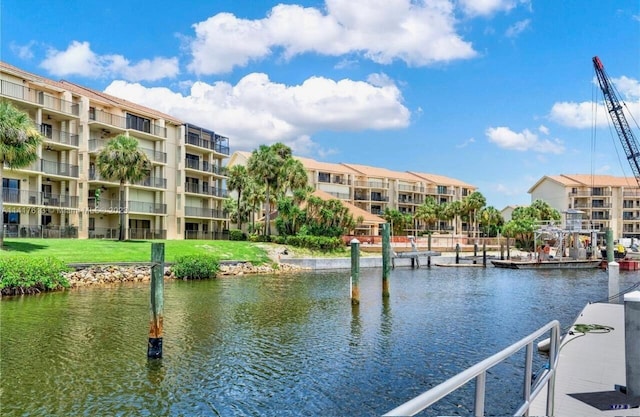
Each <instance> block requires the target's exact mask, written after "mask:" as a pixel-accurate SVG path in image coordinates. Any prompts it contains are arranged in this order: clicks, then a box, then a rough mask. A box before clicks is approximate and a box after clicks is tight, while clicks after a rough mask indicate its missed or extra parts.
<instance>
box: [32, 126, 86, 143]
mask: <svg viewBox="0 0 640 417" xmlns="http://www.w3.org/2000/svg"><path fill="white" fill-rule="evenodd" d="M36 126H37V127H38V130H39V131H40V133H41V134H42V136H44V141H45V143H46V142H53V143H58V144H60V145H68V146H75V147H78V145H79V143H80V140H79V138H80V137H79V136H78V135H75V134H73V133H69V132H64V131H62V130H57V129H50V128H48V126H45V125H36Z"/></svg>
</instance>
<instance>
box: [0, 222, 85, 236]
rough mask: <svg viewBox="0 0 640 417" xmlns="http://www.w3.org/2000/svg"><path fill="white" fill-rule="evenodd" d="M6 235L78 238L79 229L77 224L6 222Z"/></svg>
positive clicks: (4, 228)
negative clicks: (46, 224) (45, 224)
mask: <svg viewBox="0 0 640 417" xmlns="http://www.w3.org/2000/svg"><path fill="white" fill-rule="evenodd" d="M3 233H4V237H27V238H51V239H64V238H77V237H78V229H77V228H76V227H75V226H71V225H69V226H58V225H48V226H42V225H38V224H5V225H4V226H3Z"/></svg>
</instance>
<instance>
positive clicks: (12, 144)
mask: <svg viewBox="0 0 640 417" xmlns="http://www.w3.org/2000/svg"><path fill="white" fill-rule="evenodd" d="M41 143H42V135H40V133H39V132H38V130H37V129H36V126H35V125H34V124H33V121H32V120H31V118H30V117H29V115H28V114H27V113H25V112H23V111H21V110H19V109H17V108H16V107H14V106H13V105H12V104H11V103H9V102H6V101H2V102H0V188H1V186H2V178H4V172H3V171H4V166H5V165H6V166H7V167H9V169H20V168H24V167H26V166H28V165H29V164H31V163H32V162H35V161H36V160H37V159H38V146H39V145H40V144H41ZM2 194H4V190H3V192H2V193H0V215H2V217H1V218H0V248H2V246H3V244H4V214H3V201H4V196H3V195H2Z"/></svg>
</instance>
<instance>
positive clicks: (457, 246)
mask: <svg viewBox="0 0 640 417" xmlns="http://www.w3.org/2000/svg"><path fill="white" fill-rule="evenodd" d="M459 263H460V244H459V243H456V264H459Z"/></svg>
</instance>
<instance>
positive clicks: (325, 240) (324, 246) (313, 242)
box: [286, 235, 343, 252]
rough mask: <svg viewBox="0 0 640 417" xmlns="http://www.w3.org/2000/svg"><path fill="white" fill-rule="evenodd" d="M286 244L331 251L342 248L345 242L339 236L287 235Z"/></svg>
mask: <svg viewBox="0 0 640 417" xmlns="http://www.w3.org/2000/svg"><path fill="white" fill-rule="evenodd" d="M286 244H287V245H290V246H297V247H299V248H307V249H311V250H320V251H325V252H330V251H333V250H336V249H338V248H341V247H342V245H343V243H342V239H340V238H337V237H327V236H305V235H302V236H301V235H298V236H287V239H286Z"/></svg>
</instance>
